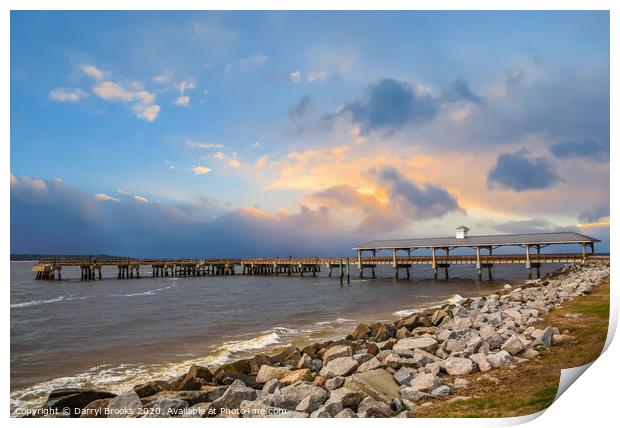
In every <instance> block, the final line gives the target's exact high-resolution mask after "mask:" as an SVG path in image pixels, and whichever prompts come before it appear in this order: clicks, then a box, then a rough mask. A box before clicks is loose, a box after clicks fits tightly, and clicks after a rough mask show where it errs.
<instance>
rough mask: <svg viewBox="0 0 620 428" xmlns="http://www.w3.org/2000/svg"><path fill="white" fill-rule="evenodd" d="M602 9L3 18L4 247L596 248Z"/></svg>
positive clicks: (122, 250)
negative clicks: (381, 243) (470, 243)
mask: <svg viewBox="0 0 620 428" xmlns="http://www.w3.org/2000/svg"><path fill="white" fill-rule="evenodd" d="M609 66H610V60H609V14H608V13H606V12H584V11H578V12H567V11H564V12H540V11H538V12H514V11H512V12H475V11H470V12H422V11H410V12H386V11H384V12H350V11H349V12H243V11H238V12H208V11H202V12H144V11H138V12H112V11H108V12H101V11H99V12H62V11H43V12H37V11H13V12H12V13H11V142H10V149H11V201H10V202H11V252H12V253H28V252H30V253H35V252H36V253H49V254H60V253H74V254H75V253H85V254H96V253H107V254H117V255H128V256H136V257H229V256H237V257H243V256H259V257H260V256H277V255H279V256H287V255H304V256H315V255H316V256H320V255H348V254H351V253H352V251H351V248H352V247H353V246H355V245H356V244H360V243H363V242H367V241H370V240H373V239H383V238H409V237H429V236H451V235H452V234H453V229H454V228H455V227H456V226H458V225H461V224H464V225H466V226H468V227H469V228H470V229H471V231H470V234H471V235H480V234H497V233H518V232H540V231H556V230H575V231H580V232H582V233H584V234H586V235H589V236H594V237H598V238H600V239H602V240H603V242H602V243H601V244H599V246H598V248H597V250H600V251H608V248H609V191H610V180H609V144H610V142H609V140H610V128H609V126H610V125H609V111H610V106H609V93H610V76H609Z"/></svg>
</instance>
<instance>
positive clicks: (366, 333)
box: [351, 323, 371, 340]
mask: <svg viewBox="0 0 620 428" xmlns="http://www.w3.org/2000/svg"><path fill="white" fill-rule="evenodd" d="M370 331H371V330H370V327H369V326H368V324H363V323H362V324H358V326H357V327H355V330H354V331H353V333H351V336H352V337H353V340H357V339H367V338H368V337H370Z"/></svg>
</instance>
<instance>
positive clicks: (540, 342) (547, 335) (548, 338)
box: [532, 326, 555, 348]
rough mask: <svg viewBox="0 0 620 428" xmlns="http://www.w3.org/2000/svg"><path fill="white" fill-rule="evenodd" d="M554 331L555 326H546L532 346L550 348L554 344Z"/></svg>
mask: <svg viewBox="0 0 620 428" xmlns="http://www.w3.org/2000/svg"><path fill="white" fill-rule="evenodd" d="M554 331H555V328H554V327H551V326H549V327H547V328H545V329H544V331H543V332H542V334H541V335H540V336H539V337H538V338H537V339H536V340H535V341H534V344H533V345H532V346H534V347H536V346H542V347H543V348H550V347H551V345H552V344H553V334H554ZM532 337H534V334H532Z"/></svg>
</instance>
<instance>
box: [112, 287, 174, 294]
mask: <svg viewBox="0 0 620 428" xmlns="http://www.w3.org/2000/svg"><path fill="white" fill-rule="evenodd" d="M174 287H176V285H169V286H167V287H161V288H154V289H152V290H146V291H142V292H140V293H129V294H112V296H113V297H134V296H152V295H153V294H157V293H159V292H160V291H165V290H169V289H171V288H174Z"/></svg>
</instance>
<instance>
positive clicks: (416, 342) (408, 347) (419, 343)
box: [392, 337, 438, 354]
mask: <svg viewBox="0 0 620 428" xmlns="http://www.w3.org/2000/svg"><path fill="white" fill-rule="evenodd" d="M437 345H438V344H437V341H436V340H435V339H433V338H432V337H408V338H406V339H401V340H399V341H398V342H396V344H395V345H394V346H393V347H392V350H393V351H395V352H397V353H399V354H400V353H401V352H402V351H411V352H412V353H413V350H414V349H421V350H423V351H426V352H430V353H434V352H435V351H436V350H437Z"/></svg>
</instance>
